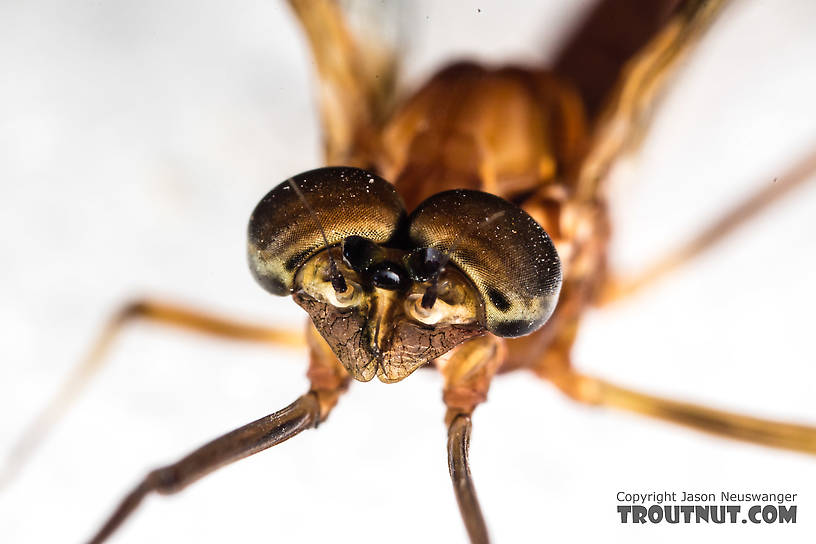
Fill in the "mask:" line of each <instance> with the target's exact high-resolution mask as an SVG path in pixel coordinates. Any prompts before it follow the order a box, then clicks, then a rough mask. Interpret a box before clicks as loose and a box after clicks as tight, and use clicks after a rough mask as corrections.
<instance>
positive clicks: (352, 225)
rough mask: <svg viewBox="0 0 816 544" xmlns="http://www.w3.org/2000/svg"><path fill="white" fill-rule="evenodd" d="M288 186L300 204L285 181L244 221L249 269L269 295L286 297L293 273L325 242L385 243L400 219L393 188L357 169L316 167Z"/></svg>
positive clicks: (292, 280) (399, 209)
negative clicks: (358, 239) (352, 239)
mask: <svg viewBox="0 0 816 544" xmlns="http://www.w3.org/2000/svg"><path fill="white" fill-rule="evenodd" d="M291 181H292V182H293V183H294V184H295V185H296V186H297V187H298V189H299V190H300V192H301V193H302V195H303V199H301V198H300V197H299V196H298V194H297V192H296V191H294V190H293V189H292V186H291V185H290V182H289V180H287V181H285V182H283V183H281V184H280V185H278V186H277V187H275V188H274V189H272V190H271V191H270V192H269V193H268V194H267V195H266V196H265V197H263V199H262V200H261V201H260V202H259V203H258V205H257V206H256V207H255V211H253V212H252V217H251V218H250V219H249V245H248V253H249V255H248V256H249V267H250V269H251V270H252V274H253V275H254V276H255V278H256V279H257V280H258V282H259V283H260V284H261V285H262V286H263V287H264V288H265V289H266V290H267V291H269V292H270V293H273V294H275V295H288V294H289V293H291V291H292V288H293V285H294V278H295V274H296V273H297V270H298V269H299V268H300V266H301V265H302V264H303V263H305V262H306V260H308V259H309V258H310V257H311V256H313V255H314V254H316V253H317V252H318V251H320V250H321V249H324V248H325V247H326V243H328V245H329V246H332V245H335V244H338V243H340V242H342V241H343V240H344V239H345V238H348V237H350V236H359V237H363V238H366V239H368V240H370V241H372V242H374V243H383V242H386V241H387V240H389V239H390V238H391V237H392V236H393V235H394V232H395V231H396V229H397V226H398V225H399V224H400V222H401V221H402V220H403V218H404V216H405V211H404V210H403V204H402V199H400V197H399V195H398V194H397V191H396V190H395V189H394V186H393V185H391V184H390V183H388V182H387V181H385V180H384V179H382V178H380V177H378V176H375V175H374V174H371V173H370V172H366V171H365V170H360V169H359V168H349V167H329V168H319V169H317V170H311V171H309V172H305V173H303V174H299V175H297V176H295V177H294V178H292V180H291ZM304 200H305V201H306V202H308V205H309V207H311V208H312V210H313V212H310V211H309V209H308V207H307V206H306V204H305V203H304ZM321 225H322V227H323V229H324V230H325V232H326V242H324V241H323V236H322V234H321V232H320V228H321Z"/></svg>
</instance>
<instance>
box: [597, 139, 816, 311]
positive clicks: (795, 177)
mask: <svg viewBox="0 0 816 544" xmlns="http://www.w3.org/2000/svg"><path fill="white" fill-rule="evenodd" d="M814 175H816V152H813V153H811V154H809V155H807V156H806V157H804V158H803V159H802V160H801V161H799V162H798V163H797V164H796V165H795V166H794V167H793V168H791V169H790V170H789V171H788V172H786V173H785V174H783V175H782V176H779V177H778V178H776V179H774V182H773V183H771V184H768V185H766V186H765V187H764V188H762V189H760V190H759V191H757V192H756V193H755V194H753V195H751V196H750V197H749V198H747V199H745V200H744V201H743V202H742V203H740V204H739V205H738V206H736V207H735V208H734V209H732V210H731V211H729V212H728V213H726V214H725V215H723V216H722V217H720V218H719V219H718V220H717V221H715V222H714V223H712V224H711V225H709V226H708V227H707V228H706V229H704V230H703V231H701V232H700V233H699V234H697V236H695V237H694V238H692V239H691V240H689V241H688V242H687V243H686V244H684V245H682V246H680V247H679V248H677V249H675V250H674V251H673V252H671V253H669V254H668V255H665V256H664V257H662V258H660V259H658V260H657V261H655V262H653V263H652V264H651V265H649V266H647V267H646V268H645V269H644V270H641V271H640V272H638V273H636V274H634V275H633V276H631V277H628V278H627V277H614V276H613V277H611V278H609V279H607V280H606V282H605V284H604V285H603V286H602V289H601V293H600V297H599V300H598V303H599V304H600V305H604V304H608V303H610V302H615V301H617V300H620V299H622V298H626V297H628V296H629V295H632V294H634V293H636V292H638V291H640V290H641V289H643V288H644V287H648V286H649V285H650V284H652V283H654V282H655V281H657V280H659V279H660V278H662V277H663V276H665V275H666V274H668V273H670V272H671V271H673V270H674V269H676V268H677V267H679V266H681V265H683V264H685V263H686V262H688V261H690V260H691V259H693V258H694V257H696V256H697V255H699V254H700V253H702V252H704V251H705V250H707V249H709V248H710V247H712V246H713V245H715V244H717V243H718V242H720V241H721V240H722V239H723V238H725V237H726V236H728V235H729V234H731V233H732V232H733V231H735V230H736V229H737V228H739V227H740V226H742V225H743V224H745V223H746V222H748V221H749V220H751V219H753V218H754V217H756V216H757V215H758V214H759V213H761V212H763V211H764V210H766V209H767V208H768V207H770V206H771V204H773V203H774V202H776V201H778V200H779V199H780V198H782V197H783V196H785V195H787V194H788V193H790V192H791V191H792V190H794V189H795V188H797V187H799V186H800V185H802V184H803V183H805V182H807V181H809V180H812V179H813V178H814Z"/></svg>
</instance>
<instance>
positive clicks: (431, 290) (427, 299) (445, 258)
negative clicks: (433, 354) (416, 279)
mask: <svg viewBox="0 0 816 544" xmlns="http://www.w3.org/2000/svg"><path fill="white" fill-rule="evenodd" d="M505 213H507V210H501V211H498V212H496V213H494V214H493V215H491V216H490V217H487V218H485V220H484V221H482V222H480V223H479V224H478V225H476V226H475V227H473V230H472V231H471V232H470V234H472V233H474V232H478V231H479V230H480V229H482V228H484V227H486V226H487V225H489V224H490V223H493V222H494V221H496V220H497V219H499V218H500V217H502V216H503V215H504V214H505ZM464 238H465V237H464V236H460V237H459V238H457V239H456V241H455V242H454V244H453V245H452V246H451V247H450V249H449V250H448V251H446V252H444V253H442V262H440V263H439V268H437V269H436V271H435V272H434V273H433V275H432V276H431V285H430V286H429V287H428V289H426V290H425V294H423V295H422V307H423V308H425V309H426V310H430V309H431V308H433V305H434V303H436V297H437V295H438V293H437V289H436V284H437V282H438V281H439V275H440V274H441V273H442V271H443V270H444V269H445V265H446V264H448V262H449V261H450V256H451V255H452V254H453V252H454V250H455V249H456V248H458V247H459V246H460V245H461V243H462V240H464Z"/></svg>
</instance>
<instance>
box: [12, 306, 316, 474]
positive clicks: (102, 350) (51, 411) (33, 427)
mask: <svg viewBox="0 0 816 544" xmlns="http://www.w3.org/2000/svg"><path fill="white" fill-rule="evenodd" d="M137 319H145V320H149V321H153V322H156V323H161V324H164V325H170V326H173V327H180V328H182V329H186V330H190V331H195V332H199V333H202V334H209V335H214V336H220V337H222V338H229V339H234V340H247V341H253V342H268V343H271V344H276V345H284V346H292V347H298V346H302V345H303V343H304V341H303V337H302V334H300V333H296V332H294V331H283V330H279V329H273V328H269V327H264V326H258V325H251V324H247V323H239V322H236V321H232V320H229V319H225V318H222V317H218V316H214V315H211V314H207V313H204V312H201V311H198V310H192V309H189V308H185V307H182V306H178V305H173V304H167V303H164V302H159V301H155V300H139V301H135V302H132V303H130V304H127V305H125V306H124V307H122V309H121V310H119V311H118V312H116V314H115V315H114V316H113V317H112V318H111V319H110V321H109V322H108V324H107V325H106V326H105V328H104V330H103V331H102V333H101V334H100V336H99V338H98V339H97V340H96V342H95V343H94V344H93V346H92V348H91V350H90V351H89V352H88V354H87V355H86V357H85V359H83V360H82V362H81V363H80V364H79V366H77V367H76V368H75V369H74V371H73V373H72V374H71V375H70V376H69V378H68V380H67V381H66V382H65V383H64V384H63V385H62V388H61V389H60V390H59V392H58V393H57V395H56V396H55V397H54V398H53V399H52V400H51V401H50V402H49V404H48V405H47V406H46V408H45V409H44V410H43V411H42V412H41V413H40V414H39V415H38V416H37V418H36V419H35V420H34V421H33V422H32V423H31V424H29V426H28V427H27V428H26V429H25V430H24V431H23V434H22V436H21V437H20V439H19V440H18V441H17V443H16V444H15V445H14V447H13V448H12V449H11V451H10V452H9V454H8V457H7V459H6V462H5V466H4V467H3V469H2V472H0V488H1V487H3V486H4V485H7V484H8V483H9V482H10V481H11V479H12V478H13V477H14V476H15V475H16V474H17V473H18V472H19V470H20V468H21V467H22V465H23V463H24V462H25V461H26V459H27V458H29V457H30V455H31V453H32V452H33V451H34V449H35V448H36V447H37V445H38V444H39V443H40V442H41V441H42V439H43V437H44V436H45V435H46V434H47V432H48V430H49V429H50V428H51V427H53V425H54V424H55V423H56V422H57V421H58V420H59V418H60V417H61V416H62V415H63V414H65V412H66V410H67V408H68V407H69V406H70V404H71V402H72V401H73V400H74V399H76V398H77V396H78V395H79V393H80V391H81V390H82V388H83V387H84V386H85V384H87V383H88V381H89V380H90V379H91V377H93V375H94V374H96V372H97V371H99V369H100V368H101V367H102V364H103V363H104V358H105V355H106V354H107V352H108V349H109V348H110V346H111V345H112V344H113V341H114V339H115V338H116V336H117V334H119V332H120V331H121V330H122V328H123V327H124V326H125V325H127V324H128V323H130V322H132V321H135V320H137Z"/></svg>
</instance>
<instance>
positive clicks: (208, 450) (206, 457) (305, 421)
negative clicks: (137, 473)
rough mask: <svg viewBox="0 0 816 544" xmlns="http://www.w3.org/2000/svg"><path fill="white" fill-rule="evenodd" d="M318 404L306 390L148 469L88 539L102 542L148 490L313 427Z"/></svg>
mask: <svg viewBox="0 0 816 544" xmlns="http://www.w3.org/2000/svg"><path fill="white" fill-rule="evenodd" d="M319 406H320V405H319V402H318V399H317V395H316V394H315V393H308V394H306V395H303V396H302V397H300V398H299V399H297V400H296V401H295V402H293V403H292V404H290V405H289V406H287V407H286V408H284V409H283V410H281V411H279V412H275V413H274V414H271V415H268V416H266V417H263V418H261V419H259V420H257V421H253V422H252V423H249V424H247V425H244V426H243V427H240V428H238V429H236V430H234V431H232V432H229V433H227V434H225V435H223V436H221V437H219V438H216V439H215V440H213V441H212V442H210V443H208V444H205V445H204V446H202V447H200V448H198V449H197V450H195V451H194V452H192V453H191V454H189V455H188V456H186V457H184V458H183V459H181V460H180V461H178V462H176V463H173V464H171V465H167V466H164V467H162V468H159V469H156V470H153V471H151V472H149V473H148V474H147V476H145V477H144V478H143V479H142V481H141V482H139V484H138V485H137V486H136V487H135V488H133V490H132V491H131V492H130V493H129V494H128V495H127V496H125V498H124V499H123V500H122V502H121V503H120V504H119V506H118V507H117V508H116V510H115V511H114V512H113V514H112V515H111V516H110V517H109V518H108V520H107V521H106V522H105V524H104V525H103V526H102V528H101V529H100V530H99V531H98V532H97V533H96V534H95V535H94V537H93V538H92V539H91V540H90V542H91V543H98V542H104V541H105V540H106V539H107V538H108V537H109V536H110V535H111V534H112V533H113V532H114V531H115V530H116V529H117V528H118V527H119V526H120V525H121V524H122V522H124V521H125V520H126V519H127V517H128V516H129V515H130V514H131V513H132V512H133V511H134V510H136V508H137V507H138V506H139V504H140V503H141V502H142V499H144V498H145V497H146V496H147V495H149V494H150V493H152V492H156V493H161V494H162V495H167V494H171V493H177V492H179V491H181V490H182V489H184V488H185V487H187V486H188V485H190V484H191V483H193V482H194V481H196V480H198V479H199V478H202V477H203V476H205V475H207V474H208V473H210V472H212V471H214V470H216V469H218V468H220V467H222V466H224V465H227V464H229V463H232V462H233V461H238V460H239V459H242V458H244V457H248V456H250V455H252V454H254V453H258V452H259V451H262V450H265V449H267V448H270V447H272V446H274V445H276V444H280V443H281V442H283V441H285V440H288V439H289V438H292V437H293V436H295V435H296V434H298V433H300V432H301V431H304V430H306V429H309V428H311V427H314V426H315V425H316V424H317V423H318V420H319V415H320V407H319Z"/></svg>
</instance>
